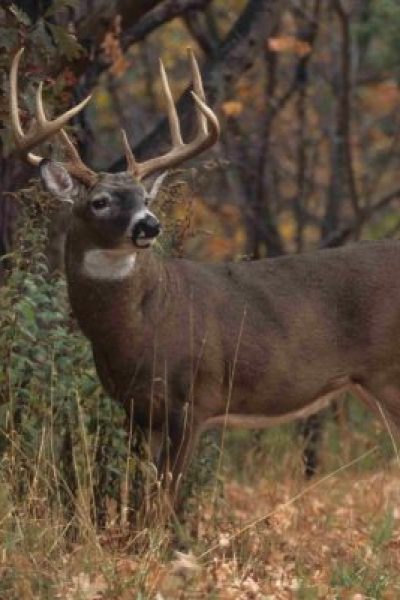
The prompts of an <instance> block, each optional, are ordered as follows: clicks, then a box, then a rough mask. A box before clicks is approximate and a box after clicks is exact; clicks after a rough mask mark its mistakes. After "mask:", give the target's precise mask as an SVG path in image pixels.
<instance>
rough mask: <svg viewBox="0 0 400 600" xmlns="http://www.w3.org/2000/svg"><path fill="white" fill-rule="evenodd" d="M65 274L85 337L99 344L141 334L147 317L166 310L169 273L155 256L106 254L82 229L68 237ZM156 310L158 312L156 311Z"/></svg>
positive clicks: (122, 251) (128, 251)
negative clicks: (113, 337)
mask: <svg viewBox="0 0 400 600" xmlns="http://www.w3.org/2000/svg"><path fill="white" fill-rule="evenodd" d="M66 271H67V281H68V291H69V296H70V301H71V305H72V308H73V311H74V314H75V316H76V317H77V319H78V321H79V324H80V326H81V328H82V329H83V331H84V333H85V334H86V335H87V336H88V337H89V338H90V340H91V341H92V342H93V343H94V342H97V341H100V342H101V336H102V335H103V333H104V332H103V328H104V330H107V335H108V336H109V335H110V323H111V324H112V327H111V329H112V330H113V331H114V332H115V334H116V335H120V334H121V335H126V334H129V333H132V332H128V331H127V329H132V330H135V331H137V330H140V327H141V323H142V320H143V315H144V313H145V312H146V313H147V312H148V311H149V310H150V312H151V310H152V306H153V304H154V305H156V304H160V299H161V306H162V305H163V303H164V302H163V300H164V299H163V298H162V296H163V294H165V286H164V285H163V282H164V281H165V279H166V277H165V269H164V264H163V262H162V261H161V260H160V259H158V257H157V256H156V255H155V253H154V252H152V251H151V250H138V251H137V252H133V251H132V248H131V247H130V246H129V244H127V247H126V248H123V249H104V248H101V247H98V246H96V244H95V243H93V242H92V241H90V240H87V239H86V238H85V237H84V236H83V235H82V232H80V231H79V227H78V226H76V227H72V228H71V230H70V231H69V234H68V237H67V245H66ZM157 310H158V309H157Z"/></svg>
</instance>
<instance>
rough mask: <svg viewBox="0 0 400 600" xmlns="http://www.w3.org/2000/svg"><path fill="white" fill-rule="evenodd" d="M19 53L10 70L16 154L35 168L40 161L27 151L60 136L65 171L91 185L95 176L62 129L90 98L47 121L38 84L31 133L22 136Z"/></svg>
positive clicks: (22, 49)
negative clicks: (63, 150)
mask: <svg viewBox="0 0 400 600" xmlns="http://www.w3.org/2000/svg"><path fill="white" fill-rule="evenodd" d="M23 52H24V48H21V49H20V50H19V51H18V52H17V54H16V55H15V56H14V58H13V61H12V63H11V70H10V115H11V128H12V132H13V134H14V138H15V143H16V146H17V148H18V151H19V153H20V154H21V155H22V156H23V157H24V158H25V159H26V160H27V161H28V162H30V163H31V164H33V165H38V164H40V162H41V161H42V160H43V158H42V157H41V156H37V155H36V154H32V152H30V151H31V150H32V149H33V148H35V147H36V146H38V145H39V144H41V143H42V142H44V141H45V140H47V139H48V138H50V137H51V136H53V135H54V134H56V133H61V138H62V141H63V144H64V146H65V148H66V152H67V155H68V159H69V160H68V161H67V162H66V163H65V168H66V169H67V170H68V172H69V173H70V174H71V175H73V176H74V177H76V178H77V179H80V180H81V181H83V183H85V184H86V185H88V186H92V185H93V184H94V183H95V182H96V180H97V175H96V173H95V172H94V171H92V170H91V169H89V167H87V166H86V165H85V164H84V163H83V162H82V160H81V159H80V157H79V154H78V152H77V150H76V149H75V147H74V145H73V143H72V142H71V140H70V139H69V137H68V135H67V134H66V132H65V131H64V130H63V127H64V125H65V124H66V123H67V122H68V121H69V120H70V119H71V118H72V117H74V116H75V115H76V114H78V113H79V112H80V111H81V110H82V109H83V108H84V107H85V106H86V104H87V103H88V102H89V100H90V98H91V96H88V97H87V98H85V99H84V100H82V102H80V103H79V104H77V106H74V107H73V108H70V109H69V110H67V112H65V113H64V114H62V115H60V116H59V117H57V118H56V119H54V120H52V121H49V120H47V118H46V114H45V111H44V107H43V98H42V88H43V84H42V82H40V83H39V85H38V88H37V91H36V119H35V121H34V123H33V126H32V127H31V130H30V131H29V132H28V133H27V134H25V133H24V132H23V129H22V126H21V121H20V118H19V110H18V67H19V62H20V59H21V56H22V53H23Z"/></svg>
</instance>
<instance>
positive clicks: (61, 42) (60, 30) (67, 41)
mask: <svg viewBox="0 0 400 600" xmlns="http://www.w3.org/2000/svg"><path fill="white" fill-rule="evenodd" d="M47 26H48V28H49V29H50V31H51V33H52V35H53V38H54V41H55V42H56V44H57V47H58V50H59V51H60V53H61V54H62V55H64V56H66V57H67V58H68V60H74V59H75V58H79V56H80V55H81V54H82V52H83V48H82V46H81V45H80V44H79V43H78V42H77V41H76V39H75V38H74V37H73V36H72V35H71V34H70V33H69V32H68V31H67V30H66V29H65V27H60V26H59V25H53V23H47Z"/></svg>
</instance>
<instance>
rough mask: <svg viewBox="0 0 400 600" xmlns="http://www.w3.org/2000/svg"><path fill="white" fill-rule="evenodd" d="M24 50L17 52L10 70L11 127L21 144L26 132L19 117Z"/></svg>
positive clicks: (17, 141) (18, 142)
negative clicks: (20, 63) (19, 89)
mask: <svg viewBox="0 0 400 600" xmlns="http://www.w3.org/2000/svg"><path fill="white" fill-rule="evenodd" d="M23 52H24V48H21V49H20V50H18V52H17V54H16V55H15V56H14V59H13V61H12V63H11V70H10V117H11V127H12V131H13V134H14V138H15V141H16V143H17V144H18V145H19V144H20V143H21V142H22V140H23V139H24V132H23V130H22V126H21V121H20V118H19V110H18V67H19V61H20V60H21V56H22V54H23Z"/></svg>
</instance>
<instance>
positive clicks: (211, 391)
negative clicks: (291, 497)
mask: <svg viewBox="0 0 400 600" xmlns="http://www.w3.org/2000/svg"><path fill="white" fill-rule="evenodd" d="M84 249H85V241H84V240H83V239H82V236H81V235H80V233H79V230H78V231H76V230H75V229H74V227H72V229H71V231H70V234H69V236H68V245H67V277H68V287H69V293H70V298H71V304H72V307H73V310H74V312H75V314H76V316H77V318H78V321H79V323H80V325H81V327H82V330H83V331H84V333H85V334H86V335H87V336H88V338H89V339H90V341H91V343H92V345H93V352H94V357H95V361H96V366H97V370H98V373H99V376H100V378H101V381H102V383H103V385H104V387H105V388H106V390H107V391H108V392H109V393H110V394H111V396H112V397H114V398H115V399H116V400H118V401H119V402H122V403H123V404H124V405H125V406H126V408H127V410H128V411H129V409H130V406H131V402H132V399H133V407H134V415H133V420H134V421H135V422H137V423H139V424H140V425H141V426H142V427H144V428H148V427H149V424H150V423H151V424H152V427H153V428H154V429H155V430H157V431H163V430H165V428H166V425H167V426H168V430H169V436H170V438H171V447H170V450H169V452H170V464H169V468H170V469H171V470H172V473H173V476H174V480H176V478H177V475H178V474H179V473H180V472H181V471H182V470H183V469H184V466H185V464H186V463H187V460H188V458H189V456H190V453H191V449H192V447H193V444H194V442H195V440H196V438H197V434H198V432H199V431H200V430H201V429H202V428H204V426H206V424H207V422H208V421H209V422H212V420H213V419H214V420H216V421H218V419H215V418H216V417H218V416H221V415H225V413H226V411H227V410H229V413H231V414H233V415H236V416H237V415H255V416H259V417H261V416H267V417H280V416H284V415H287V414H289V415H290V413H294V412H295V411H299V410H301V409H304V408H305V407H307V406H309V405H310V404H311V403H313V402H314V401H315V400H317V399H318V398H320V397H321V396H324V395H325V394H329V393H331V392H334V391H336V390H340V389H342V388H343V387H344V386H348V385H350V384H353V385H354V386H360V387H361V388H363V389H365V390H369V391H370V392H371V394H373V395H374V396H375V397H376V398H378V399H379V400H380V401H381V402H382V403H383V407H384V410H387V413H388V415H389V416H390V417H391V418H393V419H394V420H395V421H396V422H397V424H400V399H399V396H398V392H399V390H400V344H399V339H400V310H399V308H398V307H399V306H400V270H399V265H400V243H399V242H384V241H383V242H365V243H359V244H355V245H352V246H347V247H345V248H339V249H334V250H323V251H318V252H313V253H309V254H302V255H298V256H288V257H284V258H276V259H266V260H260V261H257V262H243V263H226V264H200V263H196V262H192V261H188V260H183V259H170V260H161V259H159V258H158V257H157V256H156V255H155V254H154V253H153V252H152V251H150V250H145V251H142V252H138V256H137V266H136V268H135V271H134V273H133V275H132V276H131V277H129V278H128V279H125V280H122V281H117V282H111V283H110V282H104V281H93V280H89V279H87V278H85V277H84V276H83V275H81V274H79V270H78V269H77V265H79V264H80V263H81V261H82V253H83V251H84ZM388 282H390V286H389V285H388ZM354 389H355V390H356V391H357V388H356V387H354ZM388 389H390V390H391V393H390V395H389V394H388V393H386V391H385V390H388ZM394 396H395V399H393V398H394ZM364 400H365V398H364ZM220 421H221V420H220ZM164 454H165V453H164ZM163 464H164V466H165V456H164V460H163Z"/></svg>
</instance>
